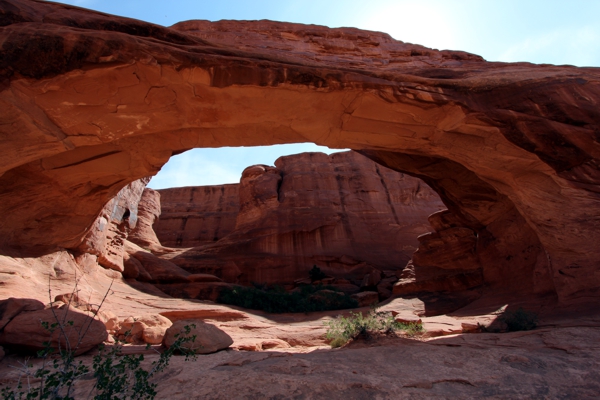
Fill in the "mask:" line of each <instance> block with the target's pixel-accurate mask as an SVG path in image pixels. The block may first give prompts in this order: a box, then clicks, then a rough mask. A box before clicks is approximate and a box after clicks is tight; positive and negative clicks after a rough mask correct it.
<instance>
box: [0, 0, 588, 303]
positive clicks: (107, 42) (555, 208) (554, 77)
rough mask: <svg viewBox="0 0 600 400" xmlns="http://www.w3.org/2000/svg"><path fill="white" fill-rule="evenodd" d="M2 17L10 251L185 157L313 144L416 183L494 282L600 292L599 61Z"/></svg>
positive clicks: (41, 13)
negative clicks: (493, 56) (472, 244)
mask: <svg viewBox="0 0 600 400" xmlns="http://www.w3.org/2000/svg"><path fill="white" fill-rule="evenodd" d="M0 15H2V23H1V25H2V26H1V27H0V43H1V45H0V46H1V49H0V51H1V54H2V58H1V59H0V110H1V111H0V113H1V117H0V118H1V120H2V124H1V125H0V127H1V128H0V129H1V136H0V137H1V139H0V140H1V141H2V148H3V157H2V158H0V174H1V175H0V214H1V215H2V216H3V218H2V219H1V220H0V248H1V249H2V252H3V254H8V253H10V252H11V251H13V250H14V249H19V251H21V252H30V253H32V254H33V253H34V249H35V253H36V254H39V253H40V252H45V254H52V252H54V251H56V249H57V248H59V247H62V248H70V249H73V248H76V247H77V246H79V245H80V244H81V242H82V240H83V238H84V237H85V235H86V234H87V232H88V231H89V229H90V228H91V227H92V224H93V222H94V220H95V219H96V217H97V216H98V214H99V212H100V211H101V210H102V207H103V206H104V205H105V204H106V202H107V201H108V200H110V199H111V198H113V197H114V196H115V195H116V194H117V193H118V192H119V191H120V190H121V189H122V188H123V187H124V186H126V185H127V184H129V183H131V182H133V181H135V180H137V179H139V178H142V177H145V176H150V175H152V174H155V173H156V172H157V171H158V170H159V169H160V167H161V166H162V165H163V164H164V163H165V162H166V161H167V160H168V159H169V157H170V156H172V155H173V154H178V153H180V152H182V151H185V150H188V149H191V148H194V147H219V146H250V145H266V144H277V143H292V142H307V141H310V142H314V143H317V144H321V145H326V146H329V147H332V148H350V149H354V150H359V151H361V152H363V154H365V155H368V157H370V158H372V159H374V160H377V161H379V162H381V163H384V164H385V165H387V166H388V167H390V168H392V169H394V170H398V171H402V172H407V173H410V174H412V175H415V176H418V177H421V178H422V179H423V180H424V181H426V182H427V184H428V185H429V186H431V187H432V188H433V189H434V190H436V191H437V192H438V193H439V194H440V197H441V198H442V200H443V201H444V203H445V204H446V205H447V206H448V209H449V210H450V211H451V212H452V213H453V214H454V216H455V218H457V220H459V221H460V224H461V226H464V227H465V228H468V229H471V230H472V231H473V232H474V234H475V235H476V236H477V244H476V253H477V259H478V260H479V262H480V263H481V264H482V265H486V266H488V267H489V268H486V271H484V275H488V277H489V279H497V282H509V283H510V282H512V283H510V285H515V291H518V292H523V293H524V295H530V294H533V293H544V292H553V293H555V294H556V295H557V296H558V298H559V300H560V301H562V302H570V301H578V300H582V301H583V300H586V299H593V298H596V297H597V296H600V248H599V247H598V246H597V243H598V242H600V228H599V226H600V223H599V222H600V221H599V219H598V218H599V216H600V199H599V197H598V192H599V190H598V185H599V183H600V168H599V167H598V166H599V165H600V147H599V146H600V145H599V139H598V132H599V131H600V108H599V107H598V104H599V103H600V83H599V82H600V70H599V69H598V68H576V67H572V66H551V65H532V64H527V63H514V64H510V63H493V62H486V61H484V60H483V59H482V58H481V57H479V56H476V55H473V54H468V53H464V52H460V51H448V50H445V51H436V50H432V49H428V48H425V47H423V46H418V45H413V44H408V43H403V42H401V41H396V40H394V39H392V38H391V37H390V36H389V35H386V34H383V33H379V32H369V31H361V30H358V29H352V28H339V29H329V28H326V27H320V26H305V25H299V24H288V23H278V22H271V21H246V22H244V21H241V22H240V21H221V22H216V23H211V22H208V21H187V22H184V23H181V24H177V25H175V26H173V27H171V28H165V27H161V26H157V25H152V24H147V23H144V22H141V21H135V20H130V19H126V18H119V17H115V16H110V15H106V14H101V13H96V12H91V11H87V10H83V9H79V8H76V7H72V6H67V5H61V4H54V3H50V2H30V1H25V0H5V1H3V2H2V3H0ZM438 233H440V232H438ZM448 233H450V232H448ZM440 235H441V233H440ZM433 244H434V243H433V242H431V243H429V244H426V243H424V246H425V247H424V249H425V248H429V249H431V245H433ZM480 249H481V250H482V251H480ZM23 254H24V253H23ZM513 273H516V274H517V275H516V277H517V278H514V279H512V280H507V279H506V277H507V276H510V275H511V274H513ZM521 277H525V278H526V279H520V278H521ZM523 282H526V284H525V283H523ZM510 285H509V286H508V287H506V288H505V290H506V291H507V292H508V293H511V292H513V293H514V292H515V291H513V290H512V288H511V287H510ZM529 285H532V286H529ZM526 286H529V288H526Z"/></svg>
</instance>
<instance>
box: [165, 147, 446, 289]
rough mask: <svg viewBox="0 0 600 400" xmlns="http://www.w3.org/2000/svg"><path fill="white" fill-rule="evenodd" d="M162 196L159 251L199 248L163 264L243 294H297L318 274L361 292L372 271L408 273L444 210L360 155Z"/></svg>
mask: <svg viewBox="0 0 600 400" xmlns="http://www.w3.org/2000/svg"><path fill="white" fill-rule="evenodd" d="M159 192H160V193H161V201H165V200H163V199H166V204H165V206H163V211H162V215H161V218H160V219H159V221H158V222H157V223H156V224H155V227H156V230H157V231H158V232H159V239H160V240H161V242H162V243H163V244H169V243H172V240H171V241H169V239H170V238H173V237H180V238H181V237H184V238H190V239H188V240H189V241H188V242H187V243H194V242H193V241H192V239H191V238H198V239H196V242H195V243H198V245H196V246H195V248H193V249H189V250H185V251H182V252H177V253H172V254H170V255H166V256H165V257H167V258H168V259H170V261H172V262H174V263H175V264H177V265H179V266H181V267H183V268H185V269H186V270H188V271H190V272H193V273H210V274H215V275H217V276H219V277H220V278H223V279H224V280H225V281H227V282H234V283H242V284H250V283H251V282H260V283H269V284H274V283H277V284H283V285H285V284H293V282H294V280H297V279H302V278H307V277H308V271H309V270H310V269H311V268H312V267H313V265H317V266H318V267H319V268H321V270H322V271H324V272H325V273H327V274H329V275H331V276H335V277H338V278H345V279H352V280H354V281H357V282H358V284H360V282H361V280H362V279H363V277H364V276H365V274H368V273H370V272H371V271H372V270H373V269H378V270H397V269H402V268H404V266H405V265H406V263H407V262H408V260H410V258H411V256H412V253H413V252H414V251H415V250H416V249H417V244H418V242H417V239H416V238H417V236H419V235H420V234H423V233H426V232H428V231H429V230H430V229H431V227H430V226H429V223H428V222H427V217H428V216H429V215H430V214H432V213H434V212H436V211H439V210H441V209H444V208H445V207H444V205H443V203H442V202H441V200H440V199H439V197H438V196H437V195H436V193H435V192H434V191H433V190H431V188H429V187H428V186H427V185H425V184H424V183H423V182H422V181H420V180H419V179H415V178H413V177H411V176H408V175H405V174H402V173H398V172H396V171H392V170H390V169H388V168H385V167H383V166H381V165H378V164H376V163H374V162H372V161H371V160H369V159H368V158H366V157H364V156H362V155H360V154H358V153H356V152H342V153H334V154H332V155H330V156H328V155H326V154H323V153H302V154H296V155H292V156H285V157H280V158H279V159H278V160H277V161H276V162H275V167H270V166H265V165H256V166H251V167H248V168H246V170H245V171H244V173H243V174H242V177H241V181H240V184H239V185H226V186H208V187H197V188H175V189H166V190H161V191H159ZM234 194H236V195H237V201H234V196H233V195H234ZM224 205H225V206H224ZM234 210H239V212H234ZM163 218H164V220H163ZM179 221H181V223H180V222H179ZM190 221H193V222H192V223H191V224H190ZM172 226H174V227H175V229H176V230H175V231H174V232H172V231H169V228H170V227H172ZM182 228H183V229H182ZM218 233H221V234H223V236H222V237H221V238H219V237H218ZM163 238H165V239H166V240H165V239H163ZM213 238H214V239H217V240H216V241H214V239H213ZM213 241H214V242H213Z"/></svg>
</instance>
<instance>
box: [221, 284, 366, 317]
mask: <svg viewBox="0 0 600 400" xmlns="http://www.w3.org/2000/svg"><path fill="white" fill-rule="evenodd" d="M217 301H218V302H220V303H223V304H230V305H234V306H239V307H244V308H249V309H253V310H263V311H266V312H270V313H297V312H312V311H327V310H342V309H346V308H356V307H358V302H357V301H356V300H354V299H353V298H351V297H350V296H348V295H347V294H345V293H343V292H340V291H336V290H335V289H334V288H333V287H330V286H322V285H318V286H313V285H306V286H301V287H300V289H299V290H298V291H293V292H286V291H285V289H284V288H282V287H280V286H272V287H269V286H266V285H262V286H261V287H260V288H258V287H241V286H240V287H235V288H231V289H229V288H226V289H223V290H222V291H221V293H220V295H219V298H218V299H217Z"/></svg>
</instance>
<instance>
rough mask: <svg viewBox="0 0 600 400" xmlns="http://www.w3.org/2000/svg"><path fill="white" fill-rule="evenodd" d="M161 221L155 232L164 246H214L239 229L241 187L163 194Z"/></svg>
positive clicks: (180, 190)
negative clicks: (236, 228)
mask: <svg viewBox="0 0 600 400" xmlns="http://www.w3.org/2000/svg"><path fill="white" fill-rule="evenodd" d="M158 193H160V212H161V214H160V219H159V220H158V221H156V222H155V223H154V226H153V228H154V231H155V232H156V235H157V236H158V238H159V239H160V243H161V244H162V245H163V246H171V247H195V246H201V245H206V244H211V243H214V242H216V241H217V240H219V239H221V238H223V237H224V236H226V235H228V234H229V233H231V231H233V228H235V220H236V218H237V215H238V212H239V210H240V195H239V185H238V184H233V185H216V186H203V187H182V188H172V189H162V190H159V191H158Z"/></svg>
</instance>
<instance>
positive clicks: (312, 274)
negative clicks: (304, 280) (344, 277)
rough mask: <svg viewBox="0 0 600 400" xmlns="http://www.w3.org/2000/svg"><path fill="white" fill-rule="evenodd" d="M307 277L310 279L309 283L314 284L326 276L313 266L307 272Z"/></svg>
mask: <svg viewBox="0 0 600 400" xmlns="http://www.w3.org/2000/svg"><path fill="white" fill-rule="evenodd" d="M308 277H309V278H310V281H311V282H316V281H320V280H322V279H325V278H327V275H325V274H324V273H323V272H322V271H321V268H319V267H317V266H316V265H313V267H312V269H311V270H310V271H308Z"/></svg>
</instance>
